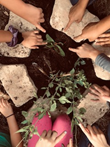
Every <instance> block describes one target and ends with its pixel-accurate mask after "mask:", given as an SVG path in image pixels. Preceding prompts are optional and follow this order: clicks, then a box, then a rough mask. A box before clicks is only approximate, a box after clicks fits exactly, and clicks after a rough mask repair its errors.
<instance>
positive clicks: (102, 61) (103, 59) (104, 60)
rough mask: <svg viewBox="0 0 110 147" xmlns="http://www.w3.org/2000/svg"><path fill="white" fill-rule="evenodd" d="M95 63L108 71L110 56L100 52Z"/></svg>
mask: <svg viewBox="0 0 110 147" xmlns="http://www.w3.org/2000/svg"><path fill="white" fill-rule="evenodd" d="M95 63H96V65H98V66H100V67H102V68H103V69H104V70H106V71H108V72H110V58H109V57H107V56H106V55H105V54H103V53H101V54H99V55H98V56H97V58H96V59H95Z"/></svg>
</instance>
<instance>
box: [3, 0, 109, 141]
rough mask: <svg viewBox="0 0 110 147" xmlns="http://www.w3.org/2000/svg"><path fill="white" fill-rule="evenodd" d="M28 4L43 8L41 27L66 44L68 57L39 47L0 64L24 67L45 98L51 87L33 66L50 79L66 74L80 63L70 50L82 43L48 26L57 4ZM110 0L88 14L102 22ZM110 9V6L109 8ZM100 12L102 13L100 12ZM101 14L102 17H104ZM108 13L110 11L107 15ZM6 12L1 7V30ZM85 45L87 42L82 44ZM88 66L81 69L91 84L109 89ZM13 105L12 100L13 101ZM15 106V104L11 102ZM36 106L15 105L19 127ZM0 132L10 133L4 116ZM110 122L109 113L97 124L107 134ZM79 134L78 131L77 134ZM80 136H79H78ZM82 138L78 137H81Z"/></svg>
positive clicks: (99, 0)
mask: <svg viewBox="0 0 110 147" xmlns="http://www.w3.org/2000/svg"><path fill="white" fill-rule="evenodd" d="M24 1H25V2H27V3H30V4H33V5H34V6H36V7H41V8H42V9H43V11H44V14H45V23H44V24H43V25H42V26H43V27H44V28H45V29H46V30H47V33H48V34H49V35H50V36H51V37H52V38H53V39H54V40H55V41H56V42H63V43H64V45H63V47H62V48H63V50H64V52H65V54H66V56H65V57H61V56H60V55H58V54H57V53H56V52H55V51H54V50H53V49H45V48H44V47H40V49H39V50H32V51H31V54H30V57H28V58H24V59H19V58H9V57H4V56H2V55H0V64H5V65H9V64H25V65H26V67H27V70H28V73H29V75H30V77H31V78H32V80H33V81H34V83H35V85H36V86H37V87H38V89H39V91H38V95H41V94H42V91H41V90H40V88H41V87H44V86H46V85H47V84H48V78H47V77H46V75H45V74H43V73H42V72H40V71H39V69H38V67H36V66H35V64H33V63H37V64H38V66H39V67H40V68H42V69H43V71H44V72H45V73H46V74H47V75H49V73H50V72H51V71H53V72H55V73H56V72H58V71H59V70H61V71H63V72H69V71H70V70H71V69H72V68H73V66H74V63H75V61H76V60H77V58H78V56H77V55H76V54H75V53H72V52H70V51H69V50H68V48H69V47H74V48H75V47H78V46H80V45H81V44H82V43H76V42H74V41H73V40H72V39H70V38H69V37H68V36H67V35H65V34H64V33H61V32H58V31H56V30H54V29H53V28H52V27H51V26H50V23H49V20H50V16H51V13H52V8H53V5H54V0H24ZM108 3H109V0H108V1H107V0H96V2H95V3H94V4H93V5H92V6H91V7H89V10H90V11H91V12H92V13H94V14H96V15H97V16H98V17H99V18H103V17H105V16H106V15H108V14H109V12H110V11H109V10H110V8H108V7H107V6H108ZM103 7H106V9H103ZM109 7H110V5H109ZM99 10H100V11H99ZM102 10H106V11H103V14H102V13H101V12H102ZM107 10H108V11H107ZM4 11H7V13H8V12H9V11H8V10H7V9H4V8H3V7H2V6H1V7H0V17H1V23H0V28H1V29H3V28H4V27H5V25H6V24H7V21H8V17H7V16H6V15H4V13H3V12H4ZM41 34H42V35H43V38H44V39H45V34H43V33H41ZM83 43H84V42H83ZM85 61H86V65H85V66H83V67H81V68H83V69H84V71H85V74H86V77H87V80H88V82H90V83H93V84H94V83H96V84H98V85H100V86H103V85H106V86H108V87H109V88H110V81H104V80H101V79H99V78H97V77H96V76H95V73H94V69H93V65H92V62H91V60H89V59H85ZM0 89H1V90H2V91H4V89H3V87H2V85H1V86H0ZM4 92H5V91H4ZM10 101H11V100H10ZM11 103H12V102H11ZM32 104H33V100H30V101H29V102H28V103H26V104H25V105H23V106H22V107H19V108H16V107H15V106H14V104H13V103H12V106H13V109H14V113H15V116H16V119H17V122H18V124H19V125H20V122H21V121H22V120H23V117H22V116H21V111H23V110H25V111H27V110H28V109H29V108H30V107H31V106H32ZM0 120H1V121H0V130H3V131H6V132H7V130H8V129H7V128H8V127H7V123H6V120H5V118H4V117H3V116H2V115H1V116H0ZM109 120H110V113H109V112H108V113H107V114H106V115H105V116H104V117H103V118H101V119H100V120H99V121H98V124H99V126H100V127H101V128H102V129H103V131H104V132H106V131H105V130H106V126H107V124H108V122H109ZM79 133H80V131H78V134H79ZM78 136H79V135H78ZM78 138H79V137H78Z"/></svg>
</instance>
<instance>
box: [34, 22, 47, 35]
mask: <svg viewBox="0 0 110 147" xmlns="http://www.w3.org/2000/svg"><path fill="white" fill-rule="evenodd" d="M36 27H37V28H38V29H39V30H40V31H42V32H44V33H46V30H45V29H44V28H43V27H42V26H41V25H40V24H37V25H36Z"/></svg>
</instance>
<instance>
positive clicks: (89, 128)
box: [87, 125, 95, 135]
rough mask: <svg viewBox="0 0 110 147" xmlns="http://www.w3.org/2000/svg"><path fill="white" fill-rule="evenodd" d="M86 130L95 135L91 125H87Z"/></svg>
mask: <svg viewBox="0 0 110 147" xmlns="http://www.w3.org/2000/svg"><path fill="white" fill-rule="evenodd" d="M87 128H88V130H89V131H90V134H91V135H95V132H94V130H93V127H91V126H90V125H88V126H87Z"/></svg>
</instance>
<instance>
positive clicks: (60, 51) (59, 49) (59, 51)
mask: <svg viewBox="0 0 110 147" xmlns="http://www.w3.org/2000/svg"><path fill="white" fill-rule="evenodd" d="M55 46H56V47H57V49H56V48H54V49H55V51H56V52H57V53H58V54H59V55H61V56H62V57H64V56H65V52H64V51H63V49H62V48H61V47H60V46H59V45H57V44H55Z"/></svg>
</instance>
